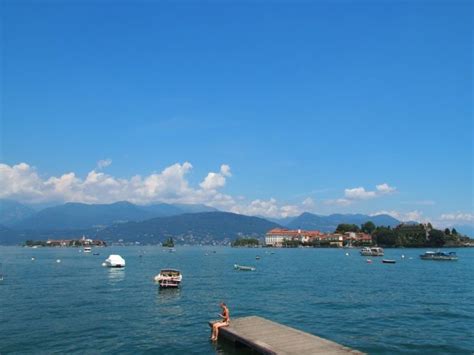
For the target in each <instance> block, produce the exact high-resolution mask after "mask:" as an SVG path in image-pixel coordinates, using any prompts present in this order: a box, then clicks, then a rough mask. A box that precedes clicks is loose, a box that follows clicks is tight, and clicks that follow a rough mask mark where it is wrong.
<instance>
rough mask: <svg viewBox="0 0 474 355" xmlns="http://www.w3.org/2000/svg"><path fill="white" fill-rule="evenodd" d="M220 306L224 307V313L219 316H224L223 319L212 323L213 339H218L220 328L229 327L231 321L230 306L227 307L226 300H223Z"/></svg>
mask: <svg viewBox="0 0 474 355" xmlns="http://www.w3.org/2000/svg"><path fill="white" fill-rule="evenodd" d="M220 306H221V308H222V314H219V316H220V317H221V318H222V321H220V322H219V321H217V322H215V323H214V324H213V325H212V332H211V340H212V341H216V340H217V337H218V336H219V328H221V327H227V326H228V325H229V323H230V314H229V308H227V306H226V304H225V303H224V302H221V304H220Z"/></svg>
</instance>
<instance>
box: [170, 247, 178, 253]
mask: <svg viewBox="0 0 474 355" xmlns="http://www.w3.org/2000/svg"><path fill="white" fill-rule="evenodd" d="M175 251H176V249H175V248H169V249H168V253H174V252H175Z"/></svg>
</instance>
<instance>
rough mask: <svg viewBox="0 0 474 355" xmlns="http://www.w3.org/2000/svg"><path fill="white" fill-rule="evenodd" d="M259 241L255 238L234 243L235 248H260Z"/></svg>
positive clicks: (239, 239) (240, 239)
mask: <svg viewBox="0 0 474 355" xmlns="http://www.w3.org/2000/svg"><path fill="white" fill-rule="evenodd" d="M259 244H260V243H259V241H258V239H255V238H238V239H236V240H234V241H233V242H232V244H231V245H232V246H233V247H258V246H259Z"/></svg>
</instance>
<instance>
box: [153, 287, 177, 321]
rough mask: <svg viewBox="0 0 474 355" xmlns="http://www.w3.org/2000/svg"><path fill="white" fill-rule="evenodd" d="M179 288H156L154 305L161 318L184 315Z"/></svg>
mask: <svg viewBox="0 0 474 355" xmlns="http://www.w3.org/2000/svg"><path fill="white" fill-rule="evenodd" d="M180 300H181V290H180V288H158V291H157V292H156V305H157V309H158V310H159V313H160V314H161V315H162V316H170V317H172V318H173V317H177V316H182V315H183V314H184V310H183V307H182V304H181V302H180Z"/></svg>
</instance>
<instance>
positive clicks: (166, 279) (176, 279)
mask: <svg viewBox="0 0 474 355" xmlns="http://www.w3.org/2000/svg"><path fill="white" fill-rule="evenodd" d="M182 280H183V275H181V272H180V271H179V270H176V269H162V270H161V271H160V273H159V274H158V275H156V276H155V282H158V284H159V285H160V287H163V288H166V287H178V286H179V285H180V284H181V281H182Z"/></svg>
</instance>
